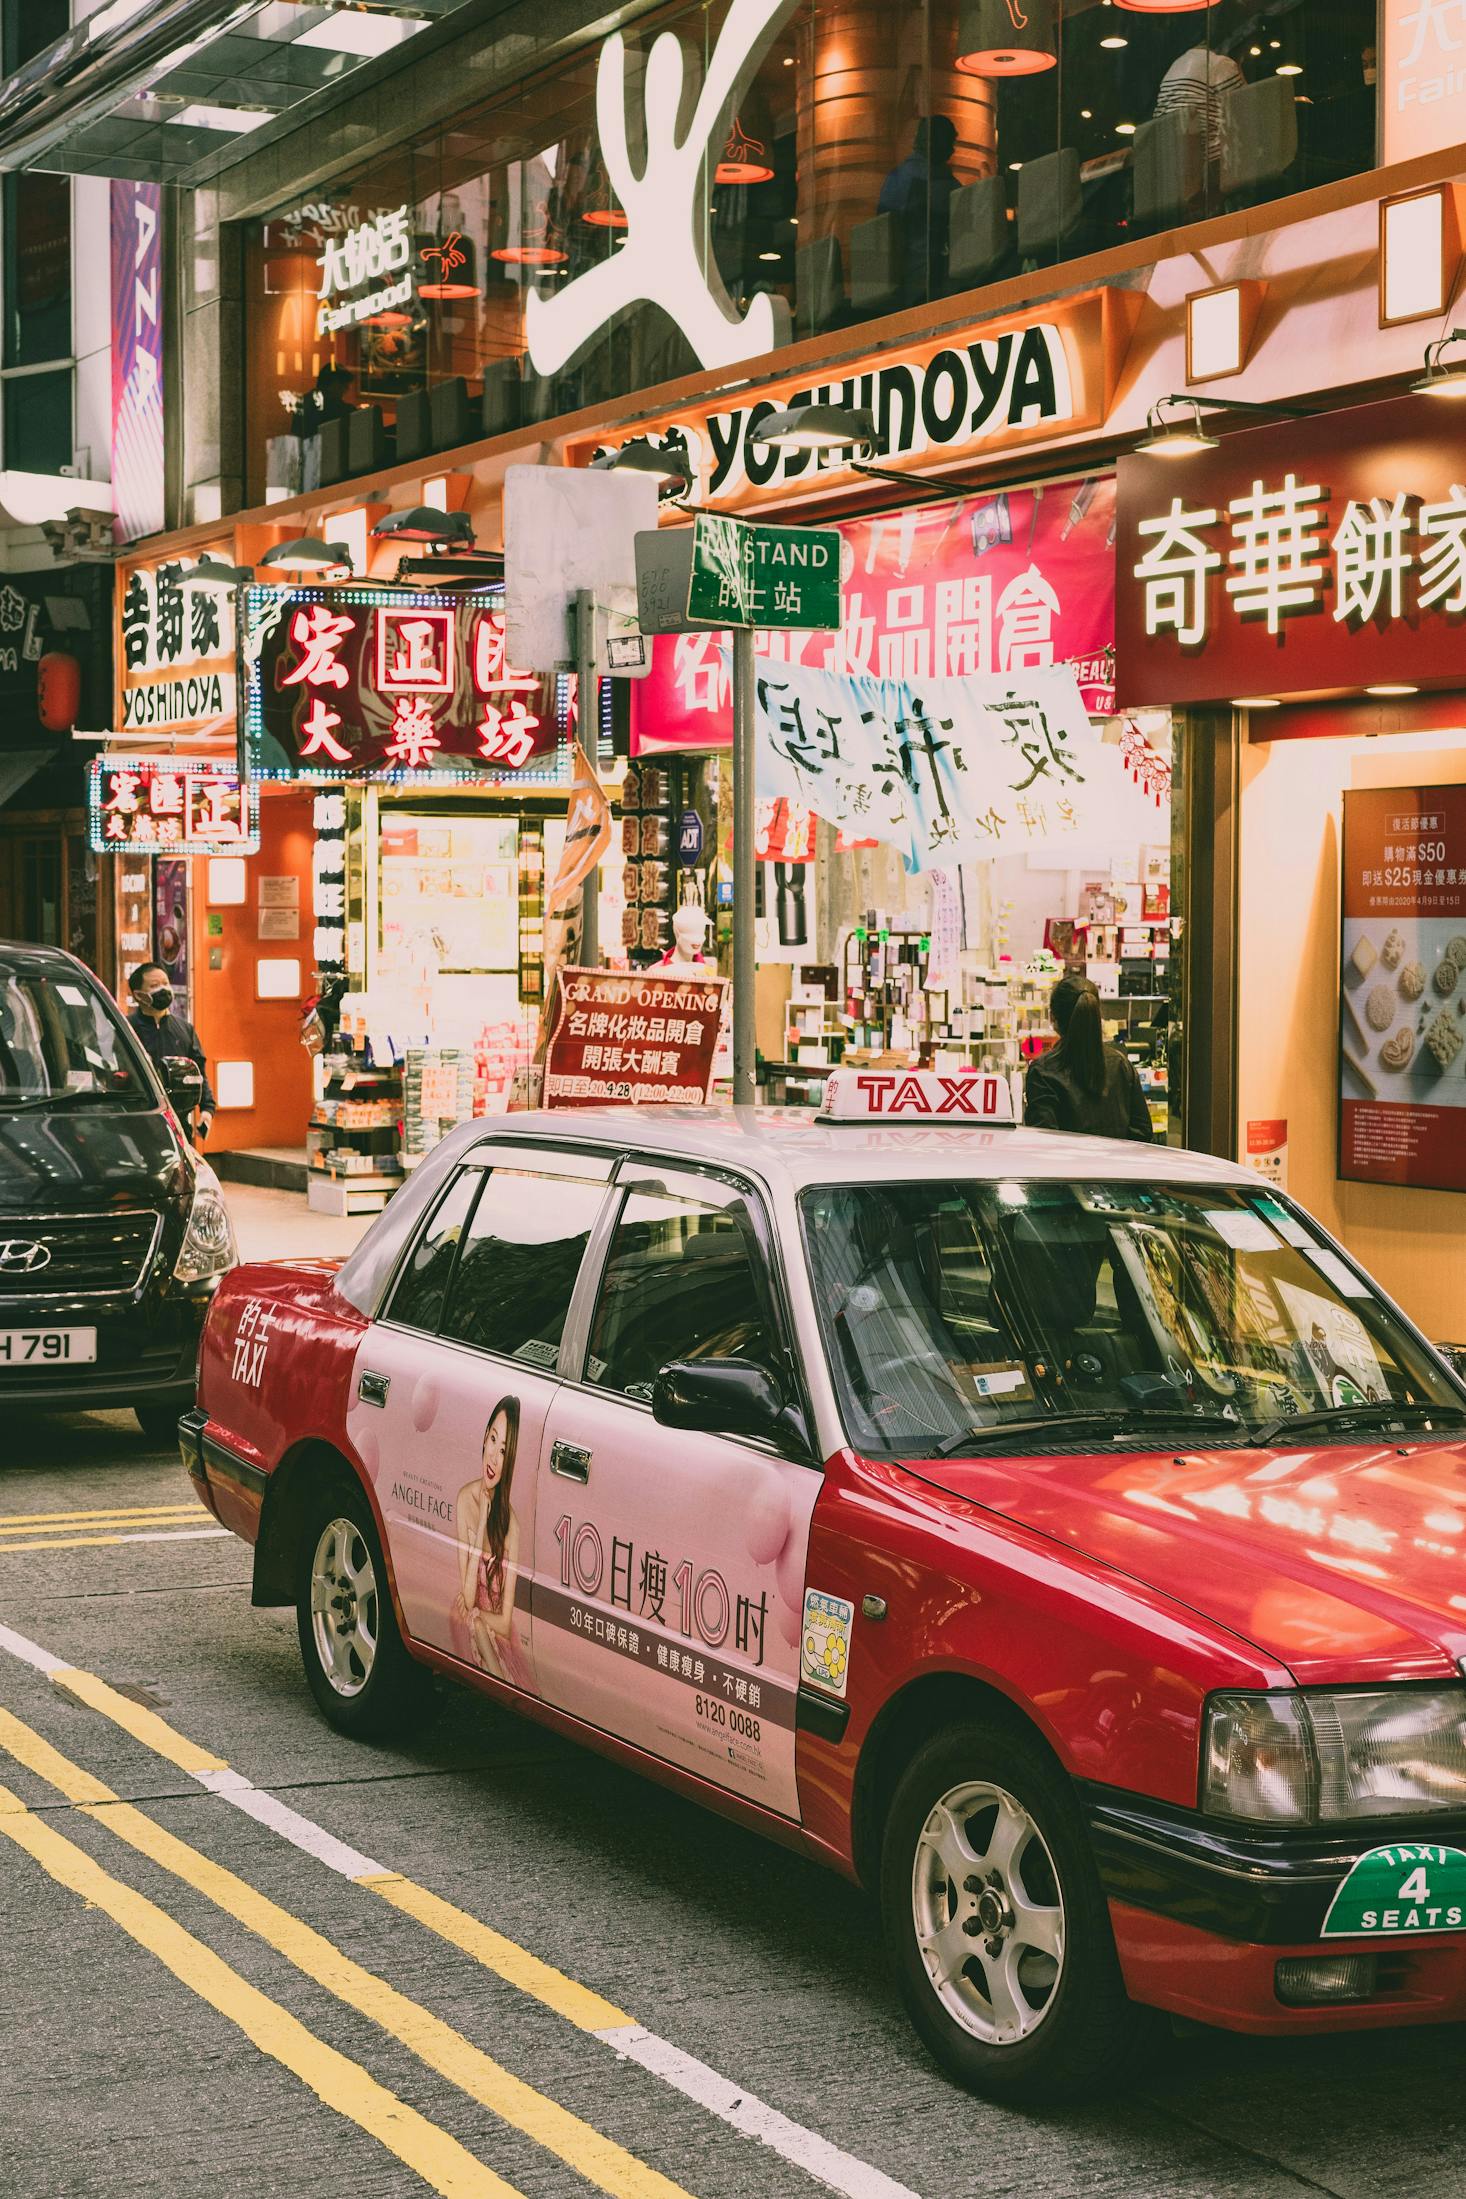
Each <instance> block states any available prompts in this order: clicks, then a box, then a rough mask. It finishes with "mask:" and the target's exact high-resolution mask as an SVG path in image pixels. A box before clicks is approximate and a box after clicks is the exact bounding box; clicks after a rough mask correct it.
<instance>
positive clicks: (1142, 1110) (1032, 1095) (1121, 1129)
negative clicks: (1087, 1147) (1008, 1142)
mask: <svg viewBox="0 0 1466 2199" xmlns="http://www.w3.org/2000/svg"><path fill="white" fill-rule="evenodd" d="M1049 1015H1050V1017H1051V1018H1052V1020H1053V1025H1054V1029H1055V1030H1056V1031H1057V1032H1058V1034H1059V1043H1058V1045H1057V1046H1055V1047H1053V1048H1051V1049H1050V1051H1049V1052H1048V1053H1046V1054H1040V1055H1039V1057H1038V1059H1037V1060H1036V1061H1035V1062H1032V1063H1031V1064H1030V1066H1029V1071H1028V1075H1027V1078H1026V1079H1025V1081H1024V1087H1023V1119H1024V1121H1025V1122H1026V1123H1027V1124H1029V1126H1030V1127H1031V1128H1032V1129H1035V1130H1071V1131H1074V1130H1077V1131H1081V1132H1083V1133H1084V1134H1086V1135H1087V1136H1089V1137H1095V1138H1133V1139H1135V1140H1136V1141H1137V1142H1138V1143H1141V1144H1146V1145H1149V1144H1151V1143H1152V1142H1153V1140H1154V1138H1155V1132H1154V1130H1153V1129H1152V1128H1151V1120H1150V1110H1149V1108H1148V1107H1147V1106H1146V1104H1145V1093H1144V1091H1143V1090H1142V1089H1141V1083H1140V1078H1139V1077H1138V1076H1137V1074H1136V1072H1135V1065H1134V1063H1133V1062H1132V1061H1130V1059H1129V1058H1128V1056H1126V1055H1125V1054H1122V1053H1121V1051H1120V1049H1119V1047H1118V1046H1110V1045H1108V1044H1107V1043H1106V1040H1105V1031H1104V1022H1103V1019H1102V1017H1101V1014H1100V996H1099V988H1098V987H1097V986H1095V985H1093V984H1092V983H1091V982H1090V980H1089V979H1088V978H1087V977H1061V978H1060V980H1059V982H1058V984H1057V985H1056V986H1055V987H1054V989H1053V992H1052V993H1051V995H1050V996H1049Z"/></svg>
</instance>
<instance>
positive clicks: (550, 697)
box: [242, 588, 561, 779]
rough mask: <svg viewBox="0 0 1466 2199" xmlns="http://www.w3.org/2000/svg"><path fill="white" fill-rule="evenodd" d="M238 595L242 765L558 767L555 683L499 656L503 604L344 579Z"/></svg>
mask: <svg viewBox="0 0 1466 2199" xmlns="http://www.w3.org/2000/svg"><path fill="white" fill-rule="evenodd" d="M244 602H245V614H244V615H245V642H244V661H245V682H246V711H245V716H244V720H243V725H242V733H243V738H244V744H245V751H246V755H247V758H248V768H249V771H250V774H251V775H255V774H263V775H265V776H266V777H272V776H273V777H282V776H284V777H290V778H296V777H300V778H336V779H369V778H385V777H391V776H394V775H401V776H406V777H412V778H427V777H434V776H441V775H445V774H446V775H447V776H450V777H460V778H463V777H472V778H489V779H520V778H522V777H523V776H524V775H525V774H526V771H528V772H529V775H530V776H531V777H544V776H553V775H556V774H555V773H553V772H550V771H548V770H547V768H546V767H548V766H550V765H552V764H554V762H555V759H556V751H557V748H558V747H559V744H560V738H561V732H560V726H559V720H558V713H557V709H556V703H555V692H554V686H553V683H552V682H550V681H547V680H542V679H540V678H539V677H537V676H536V675H535V674H534V673H532V672H519V671H516V670H515V669H514V668H513V666H512V665H511V664H510V662H509V660H508V657H507V655H506V652H505V646H504V613H503V607H502V605H501V604H498V603H488V602H486V601H484V599H483V598H481V597H480V598H457V599H453V600H450V601H447V602H445V601H444V599H443V598H442V597H441V596H431V595H409V594H398V593H390V592H388V591H385V590H382V589H374V590H372V591H371V592H370V593H368V592H367V591H365V590H361V589H350V588H332V589H320V588H302V589H290V588H247V589H246V590H245V591H244ZM535 766H538V767H540V768H539V769H538V770H535V769H533V768H532V767H535Z"/></svg>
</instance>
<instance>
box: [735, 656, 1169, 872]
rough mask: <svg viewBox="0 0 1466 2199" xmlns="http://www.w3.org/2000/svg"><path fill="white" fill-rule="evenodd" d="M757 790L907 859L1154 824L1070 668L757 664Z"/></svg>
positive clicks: (1149, 835) (1053, 844) (1146, 831)
mask: <svg viewBox="0 0 1466 2199" xmlns="http://www.w3.org/2000/svg"><path fill="white" fill-rule="evenodd" d="M755 737H756V741H757V753H758V773H757V792H758V796H759V799H760V800H777V799H778V798H779V797H780V796H783V797H784V798H785V799H786V800H787V801H789V802H791V803H794V804H797V805H798V806H800V807H802V808H807V809H812V810H814V811H815V812H816V814H817V815H819V816H821V817H824V818H826V819H827V820H828V822H829V823H831V824H833V825H839V826H841V827H842V828H843V829H844V831H845V832H846V833H847V834H848V835H849V836H850V837H851V838H856V839H867V840H885V841H889V842H891V843H892V844H893V845H894V846H896V847H897V848H899V849H900V851H901V858H902V861H903V862H904V863H905V865H906V868H907V869H908V870H912V871H917V870H927V869H930V868H932V867H933V866H937V867H941V866H950V865H951V864H952V863H954V862H964V861H965V862H970V861H974V860H977V859H979V858H982V857H989V856H997V855H1024V854H1030V853H1035V852H1040V851H1041V852H1043V853H1046V854H1053V853H1057V852H1062V851H1063V850H1064V849H1066V848H1069V849H1075V850H1079V849H1083V850H1086V851H1088V850H1092V849H1094V848H1095V847H1097V846H1100V845H1103V844H1106V843H1111V842H1114V841H1127V840H1128V841H1132V842H1139V841H1143V840H1154V839H1156V838H1158V837H1162V836H1163V835H1164V833H1165V831H1166V829H1167V828H1166V827H1165V826H1163V825H1159V823H1158V818H1157V810H1156V803H1155V800H1154V798H1153V796H1152V795H1151V794H1150V793H1148V792H1147V790H1146V788H1145V787H1144V786H1143V785H1139V784H1137V782H1136V779H1135V777H1134V775H1133V774H1132V772H1130V771H1129V770H1127V768H1126V760H1125V756H1124V753H1123V751H1122V748H1121V747H1120V745H1119V744H1118V742H1117V741H1115V739H1114V738H1113V734H1112V737H1111V739H1110V740H1109V741H1106V740H1104V739H1102V737H1101V735H1100V733H1099V732H1097V731H1096V729H1095V727H1094V726H1093V724H1092V723H1091V721H1090V719H1089V716H1088V714H1087V713H1086V711H1085V708H1084V702H1083V699H1082V697H1081V695H1080V692H1079V687H1078V683H1077V681H1076V680H1075V677H1074V674H1073V672H1072V671H1070V670H1067V669H1063V670H1054V671H1038V672H1028V673H1024V674H1022V675H1021V676H1019V677H1016V678H1011V679H1005V678H998V677H989V678H984V677H981V676H978V677H970V678H966V679H932V680H892V679H873V678H870V677H868V676H866V675H864V674H858V673H838V672H827V671H821V670H817V669H815V668H814V667H812V666H805V665H797V664H773V663H760V665H759V667H758V675H757V719H756V727H755Z"/></svg>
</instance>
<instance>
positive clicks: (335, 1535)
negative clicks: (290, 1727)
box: [311, 1519, 377, 1695]
mask: <svg viewBox="0 0 1466 2199" xmlns="http://www.w3.org/2000/svg"><path fill="white" fill-rule="evenodd" d="M311 1632H312V1634H313V1635H314V1637H315V1644H316V1655H317V1656H318V1657H319V1658H320V1660H321V1670H322V1672H324V1673H325V1675H326V1678H327V1679H328V1680H329V1681H330V1683H331V1685H332V1687H333V1688H334V1689H335V1691H336V1693H337V1694H338V1695H360V1693H361V1691H362V1689H363V1688H364V1687H365V1686H366V1684H367V1681H368V1680H369V1679H370V1678H371V1676H372V1666H373V1665H374V1664H375V1663H376V1661H377V1576H376V1571H375V1569H374V1567H373V1565H372V1554H371V1552H370V1550H368V1548H367V1546H366V1542H365V1540H364V1539H363V1536H362V1532H361V1529H360V1528H359V1527H357V1526H356V1525H355V1524H354V1522H352V1521H351V1520H349V1519H333V1520H332V1521H331V1522H330V1523H329V1525H327V1526H326V1527H324V1528H323V1529H322V1530H321V1539H320V1541H319V1542H318V1543H317V1544H316V1555H315V1560H314V1562H313V1564H312V1566H311Z"/></svg>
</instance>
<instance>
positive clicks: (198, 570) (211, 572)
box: [179, 550, 255, 588]
mask: <svg viewBox="0 0 1466 2199" xmlns="http://www.w3.org/2000/svg"><path fill="white" fill-rule="evenodd" d="M254 577H255V569H254V567H253V565H228V564H226V563H225V561H224V559H223V558H222V557H214V556H212V555H211V554H210V552H209V551H208V550H205V551H204V553H203V555H202V556H201V557H198V558H195V560H194V562H193V564H192V565H190V566H189V567H188V569H187V571H186V572H183V573H180V575H179V582H180V585H181V586H183V587H185V588H241V587H243V586H244V584H245V582H246V581H250V580H253V579H254Z"/></svg>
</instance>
